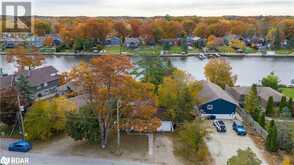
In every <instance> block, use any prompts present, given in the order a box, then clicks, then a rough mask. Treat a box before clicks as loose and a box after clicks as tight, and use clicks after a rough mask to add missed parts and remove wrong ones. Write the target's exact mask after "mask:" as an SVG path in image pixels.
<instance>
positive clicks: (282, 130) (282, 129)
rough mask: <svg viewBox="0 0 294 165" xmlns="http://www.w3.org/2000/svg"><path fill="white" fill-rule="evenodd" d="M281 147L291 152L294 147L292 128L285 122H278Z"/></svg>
mask: <svg viewBox="0 0 294 165" xmlns="http://www.w3.org/2000/svg"><path fill="white" fill-rule="evenodd" d="M277 127H278V143H279V148H280V149H282V150H285V151H287V152H291V151H292V149H293V148H294V141H293V139H292V137H291V135H290V131H291V130H290V129H289V128H288V125H286V124H285V123H279V124H277Z"/></svg>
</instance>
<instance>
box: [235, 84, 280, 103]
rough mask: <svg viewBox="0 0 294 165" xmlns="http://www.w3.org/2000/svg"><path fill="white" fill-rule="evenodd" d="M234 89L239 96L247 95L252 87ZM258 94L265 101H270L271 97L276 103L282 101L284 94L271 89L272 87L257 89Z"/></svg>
mask: <svg viewBox="0 0 294 165" xmlns="http://www.w3.org/2000/svg"><path fill="white" fill-rule="evenodd" d="M233 89H234V90H235V91H236V92H237V93H238V94H239V95H247V94H248V93H249V91H250V90H251V87H248V86H243V87H233ZM257 94H258V96H259V97H260V98H262V99H264V100H268V98H269V97H270V96H273V99H274V101H275V102H279V101H281V98H282V96H283V95H282V94H281V93H279V92H278V91H276V90H274V89H272V88H270V87H257Z"/></svg>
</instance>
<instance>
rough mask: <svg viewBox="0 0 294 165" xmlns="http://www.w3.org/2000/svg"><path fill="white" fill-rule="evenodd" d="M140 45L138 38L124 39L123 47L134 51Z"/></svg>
mask: <svg viewBox="0 0 294 165" xmlns="http://www.w3.org/2000/svg"><path fill="white" fill-rule="evenodd" d="M139 45H140V39H139V38H126V40H125V47H126V48H131V49H136V48H138V47H139Z"/></svg>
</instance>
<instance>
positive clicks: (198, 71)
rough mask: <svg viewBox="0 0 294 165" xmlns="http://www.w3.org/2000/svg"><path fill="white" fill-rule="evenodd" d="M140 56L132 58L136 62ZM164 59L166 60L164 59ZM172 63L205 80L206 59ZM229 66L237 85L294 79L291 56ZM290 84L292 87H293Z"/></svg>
mask: <svg viewBox="0 0 294 165" xmlns="http://www.w3.org/2000/svg"><path fill="white" fill-rule="evenodd" d="M138 58H139V57H133V60H134V61H136V60H137V59H138ZM165 58H167V57H165ZM168 58H170V59H171V61H172V64H173V65H174V66H176V67H177V68H179V69H182V70H185V71H187V72H189V73H190V74H191V75H192V76H193V77H194V78H195V79H197V80H201V79H205V76H204V73H203V72H204V66H205V64H206V63H207V61H208V60H203V61H202V60H199V59H198V58H197V57H186V58H181V57H168ZM224 58H226V59H227V60H228V61H229V62H230V64H231V66H232V71H233V74H236V75H237V77H238V79H237V85H252V84H253V83H260V80H261V79H262V77H264V76H266V75H268V74H269V73H270V72H274V73H275V74H277V75H278V76H279V78H280V80H281V83H283V84H286V85H291V80H292V79H294V58H293V57H224ZM89 59H90V57H89V56H86V57H81V56H46V59H45V62H44V64H43V65H44V66H47V65H52V66H54V67H55V68H56V69H58V70H59V71H60V72H62V71H66V70H69V69H70V68H71V67H72V66H73V65H75V64H78V63H79V61H81V60H83V61H88V60H89ZM0 62H1V63H0V64H1V68H3V71H4V73H13V72H14V71H15V70H16V67H15V63H7V61H6V60H5V56H0ZM292 85H293V84H292Z"/></svg>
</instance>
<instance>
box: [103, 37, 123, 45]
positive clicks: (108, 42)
mask: <svg viewBox="0 0 294 165" xmlns="http://www.w3.org/2000/svg"><path fill="white" fill-rule="evenodd" d="M120 43H121V39H120V38H118V37H116V36H114V37H111V38H107V39H106V41H105V45H109V46H114V45H120Z"/></svg>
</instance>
